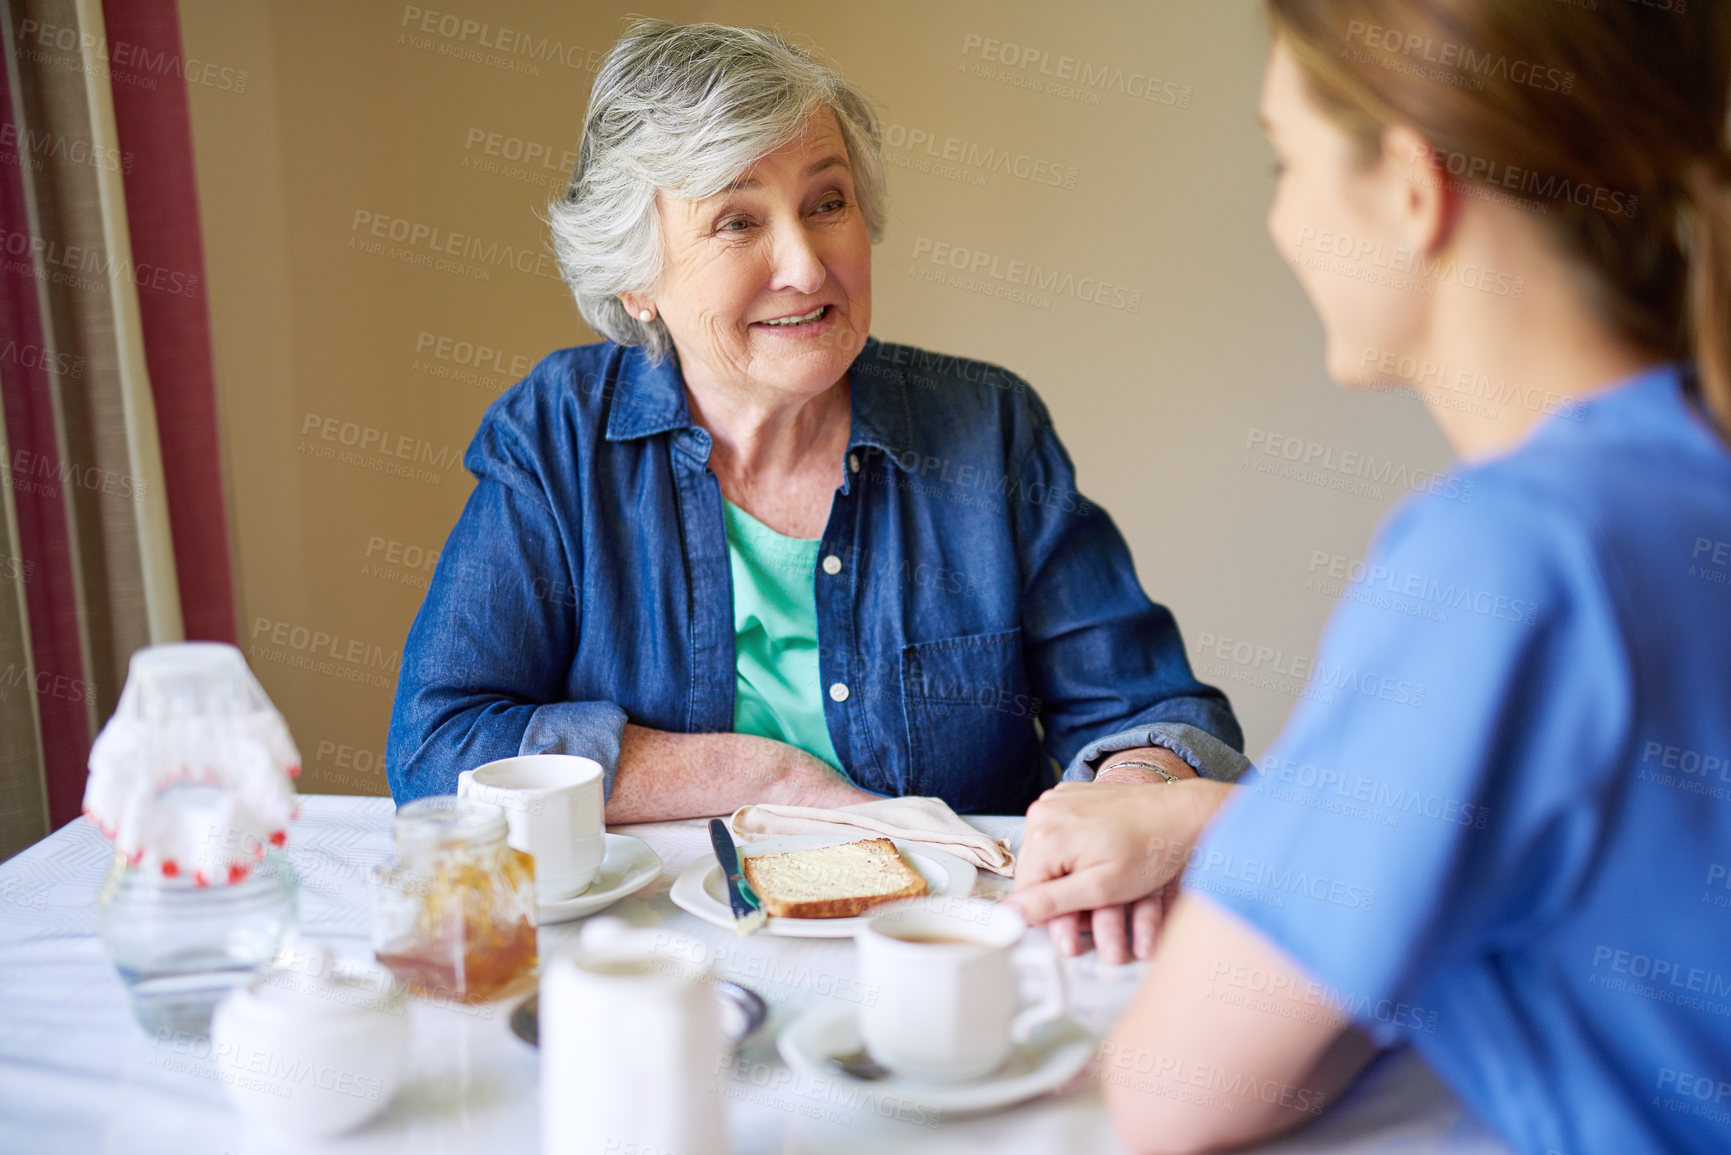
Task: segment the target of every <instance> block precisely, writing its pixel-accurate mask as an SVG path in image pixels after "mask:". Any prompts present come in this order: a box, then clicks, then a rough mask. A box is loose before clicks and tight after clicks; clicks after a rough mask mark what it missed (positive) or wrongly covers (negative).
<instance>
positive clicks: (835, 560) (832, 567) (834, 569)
mask: <svg viewBox="0 0 1731 1155" xmlns="http://www.w3.org/2000/svg"><path fill="white" fill-rule="evenodd" d="M823 572H824V573H827V574H831V575H834V574H838V573H840V572H841V558H839V557H837V556H835V554H833V553H832V554H830V555H829V556H828V557H826V558H824V559H823Z"/></svg>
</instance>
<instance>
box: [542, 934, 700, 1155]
mask: <svg viewBox="0 0 1731 1155" xmlns="http://www.w3.org/2000/svg"><path fill="white" fill-rule="evenodd" d="M578 942H579V945H578V947H577V949H576V950H574V951H572V952H571V953H569V954H565V955H560V956H556V957H554V958H552V959H550V960H548V961H547V962H545V963H543V965H542V971H541V1011H540V1015H541V1026H540V1030H541V1152H542V1155H622V1153H624V1152H642V1153H644V1155H659V1153H662V1152H665V1153H667V1155H726V1152H727V1150H728V1142H727V1127H726V1119H725V1111H724V1103H723V1099H722V1094H721V1091H722V1089H723V1088H722V1085H721V1083H722V1080H723V1078H724V1076H722V1075H721V1074H719V1072H722V1071H723V1070H724V1069H725V1068H724V1065H723V1062H722V1055H723V1044H722V1036H721V1012H720V1005H719V1004H718V1003H717V1001H716V998H715V989H714V986H713V985H712V984H713V980H714V975H713V973H712V972H711V971H710V969H709V968H708V967H707V966H704V965H701V964H698V963H696V962H694V961H692V960H693V959H694V958H699V957H702V947H701V945H700V944H698V943H695V942H693V941H690V940H685V939H679V938H677V937H675V936H669V935H668V934H667V933H666V932H664V931H654V932H651V931H648V930H631V929H629V928H627V927H625V924H624V923H622V922H620V921H619V920H617V919H608V918H601V919H592V920H590V922H589V923H588V924H586V925H585V926H584V928H583V933H582V934H581V935H580V936H579V939H578Z"/></svg>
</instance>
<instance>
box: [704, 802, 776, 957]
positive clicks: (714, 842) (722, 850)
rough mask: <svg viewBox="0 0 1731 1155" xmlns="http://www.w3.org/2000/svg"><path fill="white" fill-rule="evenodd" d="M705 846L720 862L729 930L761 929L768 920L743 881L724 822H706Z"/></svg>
mask: <svg viewBox="0 0 1731 1155" xmlns="http://www.w3.org/2000/svg"><path fill="white" fill-rule="evenodd" d="M709 844H710V845H711V846H713V847H715V861H717V862H719V863H721V872H722V873H723V874H725V875H726V876H727V902H728V905H729V906H731V907H733V929H734V930H736V931H738V932H739V933H740V934H750V933H752V932H753V931H755V930H760V929H762V927H763V923H764V920H765V919H766V918H767V917H768V916H767V915H766V914H764V912H763V903H762V902H760V901H759V900H758V897H757V895H756V894H755V893H753V892H752V889H751V884H750V883H749V882H747V881H745V873H744V872H743V871H742V870H741V869H740V867H739V851H738V850H737V849H736V848H735V847H734V845H733V835H732V834H730V833H729V832H728V829H727V823H725V822H723V821H722V820H721V819H719V818H711V819H710V820H709Z"/></svg>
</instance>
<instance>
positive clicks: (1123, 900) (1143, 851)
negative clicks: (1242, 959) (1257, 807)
mask: <svg viewBox="0 0 1731 1155" xmlns="http://www.w3.org/2000/svg"><path fill="white" fill-rule="evenodd" d="M1231 790H1232V787H1230V786H1228V785H1226V784H1225V783H1220V782H1211V781H1208V780H1206V779H1199V778H1191V779H1186V780H1184V781H1180V782H1168V783H1161V784H1159V785H1114V784H1111V783H1099V782H1092V783H1080V782H1066V783H1062V784H1060V785H1059V786H1057V787H1055V788H1054V789H1052V790H1048V791H1047V792H1046V793H1045V794H1043V795H1041V796H1040V798H1039V800H1038V801H1036V802H1035V803H1034V804H1033V806H1031V807H1029V808H1028V826H1027V833H1026V835H1025V837H1024V838H1023V840H1022V850H1021V853H1020V855H1019V856H1018V859H1017V864H1016V880H1015V890H1014V892H1013V893H1012V894H1011V895H1010V897H1009V899H1008V901H1009V902H1011V903H1013V904H1015V906H1017V907H1018V908H1019V909H1020V910H1021V911H1022V914H1023V915H1024V916H1025V917H1026V918H1027V920H1028V921H1029V922H1030V923H1048V924H1050V929H1051V932H1052V935H1053V938H1054V940H1055V941H1056V942H1057V944H1058V947H1059V949H1060V950H1063V951H1065V952H1066V953H1068V954H1075V953H1076V952H1077V951H1078V950H1079V949H1080V947H1081V939H1080V932H1081V926H1082V917H1083V916H1084V912H1086V918H1087V920H1088V923H1089V925H1090V927H1091V929H1092V931H1093V934H1094V943H1095V946H1096V947H1097V948H1098V949H1099V951H1100V955H1101V957H1102V958H1103V959H1105V961H1107V962H1109V963H1122V962H1127V961H1129V959H1130V957H1131V955H1132V954H1133V955H1134V956H1135V957H1136V958H1147V957H1148V956H1149V955H1150V954H1151V953H1152V952H1153V948H1154V943H1155V940H1156V939H1157V938H1158V937H1159V931H1160V925H1161V922H1162V920H1163V918H1164V914H1165V911H1166V909H1167V908H1168V907H1169V905H1170V903H1171V900H1172V898H1173V897H1174V896H1175V894H1176V887H1177V881H1178V876H1179V874H1180V873H1181V872H1182V871H1183V869H1184V864H1185V862H1187V861H1188V860H1189V857H1190V848H1191V847H1192V846H1194V845H1195V844H1196V839H1197V838H1198V837H1199V836H1200V835H1201V832H1202V830H1203V828H1204V827H1205V826H1206V825H1207V823H1208V820H1209V819H1210V818H1211V817H1212V816H1213V814H1214V811H1215V810H1216V809H1217V808H1218V807H1219V806H1220V804H1221V803H1222V802H1223V801H1225V799H1226V797H1227V796H1228V794H1229V793H1230V792H1231Z"/></svg>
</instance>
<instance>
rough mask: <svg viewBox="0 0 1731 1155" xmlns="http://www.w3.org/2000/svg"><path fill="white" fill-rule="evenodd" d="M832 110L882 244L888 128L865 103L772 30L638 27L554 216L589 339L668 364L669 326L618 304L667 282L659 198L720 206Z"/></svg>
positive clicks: (604, 92)
mask: <svg viewBox="0 0 1731 1155" xmlns="http://www.w3.org/2000/svg"><path fill="white" fill-rule="evenodd" d="M821 108H828V109H829V110H831V111H832V112H834V113H835V119H836V123H837V124H838V125H839V126H840V127H841V135H842V140H843V142H844V143H845V144H846V146H847V154H848V162H849V164H850V166H851V167H852V169H853V179H854V196H855V198H856V200H857V201H858V204H859V209H860V215H861V216H862V217H864V219H865V224H866V232H867V235H869V236H870V237H871V239H872V241H873V242H874V243H875V242H876V241H878V240H880V239H882V237H883V232H884V216H885V200H886V190H885V188H884V165H883V155H882V152H881V142H880V136H879V132H878V124H877V118H876V116H875V115H874V114H873V112H872V109H871V105H870V103H869V102H868V101H867V100H866V98H865V95H864V94H863V93H861V92H860V91H859V90H858V89H856V88H854V87H853V86H851V85H849V84H848V83H847V82H846V81H845V80H843V79H842V78H841V76H840V74H839V73H837V72H836V71H835V70H834V69H832V68H829V67H828V66H826V65H824V64H821V63H819V62H818V61H816V60H814V59H812V58H811V57H810V56H809V55H807V54H806V53H805V52H803V51H802V50H800V49H798V48H795V47H794V46H793V45H791V44H789V43H788V42H787V41H785V40H783V39H782V38H781V37H780V36H778V35H776V34H775V33H773V32H764V31H759V30H758V29H754V28H733V27H729V26H728V25H725V24H672V23H669V22H667V21H665V20H639V21H637V22H635V23H633V24H632V25H631V27H630V28H628V29H627V30H626V33H625V36H624V37H623V38H622V39H621V40H620V41H619V43H618V44H615V45H614V46H613V51H611V52H609V53H608V54H607V59H606V60H605V61H603V62H602V65H601V71H600V73H599V74H598V75H597V76H596V77H595V88H594V90H593V91H592V92H591V93H590V97H589V114H588V116H587V117H586V118H585V120H584V124H583V143H582V144H581V146H579V148H578V152H577V168H576V171H575V172H573V173H572V174H571V184H570V187H569V188H568V190H567V191H566V193H565V195H564V196H563V197H562V198H560V199H559V200H557V201H555V202H553V204H552V205H550V206H549V207H548V212H547V215H548V224H549V225H550V226H551V228H552V231H553V249H554V252H555V253H556V254H557V255H558V258H559V267H560V271H561V272H562V273H563V274H564V277H565V281H566V283H567V284H568V285H570V286H571V293H572V295H573V296H574V297H576V298H577V311H578V312H580V313H582V314H583V319H584V320H585V321H587V322H589V325H590V327H592V328H593V329H594V330H595V331H596V332H597V333H600V334H601V335H602V336H603V337H606V338H608V339H609V340H612V341H615V342H617V343H619V344H621V345H644V346H647V347H648V352H649V355H650V357H651V358H653V359H654V360H657V361H659V360H661V359H663V358H664V357H666V356H667V354H668V351H669V350H670V349H671V348H672V340H671V339H670V337H669V336H668V333H667V327H666V325H665V324H663V323H662V321H661V319H660V317H657V318H656V319H655V320H653V321H650V322H648V323H647V324H645V323H644V322H642V321H639V320H638V319H637V318H636V317H634V316H632V315H631V312H630V310H628V309H627V308H626V307H625V305H624V303H623V302H621V301H620V300H619V298H618V294H620V293H630V292H648V291H653V289H654V287H655V286H656V285H657V284H658V283H659V282H660V279H661V274H662V248H661V229H660V221H659V218H658V217H657V216H656V212H655V194H656V191H657V190H660V191H664V192H667V193H670V194H672V195H674V196H677V197H681V198H683V199H686V200H702V199H703V198H704V197H708V196H713V195H715V194H716V193H718V192H720V191H721V190H722V189H724V188H726V187H727V186H728V185H729V184H731V183H732V182H733V181H735V180H737V179H738V178H739V176H740V174H741V173H743V172H745V170H746V169H748V168H750V167H751V166H752V165H753V164H754V163H756V162H757V161H758V160H760V159H762V158H763V157H764V156H765V155H767V154H769V153H771V152H774V151H775V150H776V149H778V148H780V147H781V146H783V145H784V144H787V143H788V142H789V141H791V140H793V139H794V138H795V137H796V136H797V135H798V134H799V131H800V129H801V127H802V126H803V125H804V124H805V122H806V120H807V119H808V118H809V117H810V116H811V115H812V114H813V113H814V112H816V111H818V110H819V109H821Z"/></svg>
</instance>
